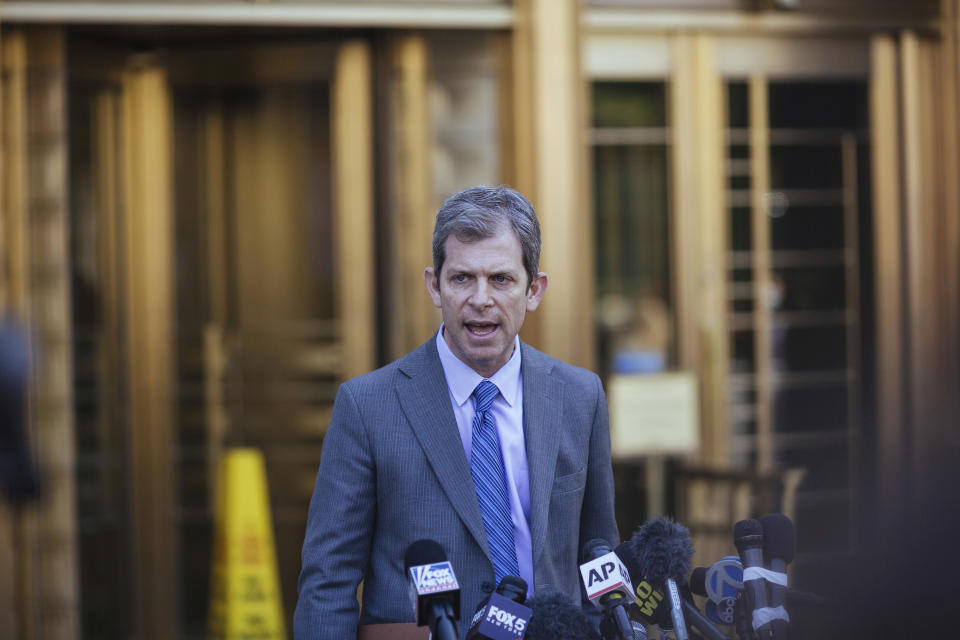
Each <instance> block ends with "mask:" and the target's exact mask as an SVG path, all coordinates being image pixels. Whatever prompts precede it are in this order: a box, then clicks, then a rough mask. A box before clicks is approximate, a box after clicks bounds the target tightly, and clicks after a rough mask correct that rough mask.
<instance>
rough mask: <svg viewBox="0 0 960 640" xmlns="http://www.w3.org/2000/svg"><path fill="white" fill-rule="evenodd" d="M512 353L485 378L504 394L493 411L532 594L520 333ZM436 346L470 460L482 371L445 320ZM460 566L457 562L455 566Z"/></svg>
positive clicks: (515, 530)
mask: <svg viewBox="0 0 960 640" xmlns="http://www.w3.org/2000/svg"><path fill="white" fill-rule="evenodd" d="M513 344H514V346H513V355H512V356H510V359H509V360H508V361H507V363H506V364H505V365H503V366H502V367H500V369H499V370H498V371H497V372H496V373H495V374H493V376H492V377H490V378H486V379H487V380H490V382H492V383H493V384H495V385H497V388H498V389H499V390H500V395H498V396H497V397H496V399H495V400H494V401H493V409H492V410H493V415H494V418H495V419H496V422H497V434H498V435H499V436H500V452H501V454H502V455H503V466H504V470H505V472H506V478H507V497H508V498H509V500H510V515H511V517H512V519H513V537H514V543H515V544H516V546H517V563H518V565H519V567H520V577H521V578H523V579H524V580H526V581H527V595H528V597H529V596H532V595H533V553H532V551H531V542H530V473H529V470H528V467H527V449H526V444H525V441H524V436H523V383H522V380H521V377H520V338H519V337H516V338H514V343H513ZM437 352H438V354H439V355H440V363H441V364H442V365H443V374H444V376H445V377H446V379H447V390H448V391H449V392H450V401H451V403H452V404H453V413H454V415H455V416H456V418H457V428H458V429H459V430H460V440H462V441H463V450H464V451H465V452H466V454H467V461H468V462H469V460H470V444H471V440H472V439H473V435H472V425H473V416H474V413H475V412H474V403H473V401H472V400H471V396H472V395H473V390H474V389H476V388H477V385H478V384H480V382H481V381H482V380H484V378H483V376H481V375H480V374H479V373H477V372H476V371H474V370H473V369H471V368H470V367H469V366H468V365H467V364H466V363H464V362H463V361H462V360H460V359H459V358H457V356H455V355H454V354H453V352H452V351H451V350H450V347H449V346H447V341H446V340H445V339H444V337H443V325H441V326H440V331H439V332H438V333H437ZM453 570H454V571H456V570H457V568H456V567H454V568H453Z"/></svg>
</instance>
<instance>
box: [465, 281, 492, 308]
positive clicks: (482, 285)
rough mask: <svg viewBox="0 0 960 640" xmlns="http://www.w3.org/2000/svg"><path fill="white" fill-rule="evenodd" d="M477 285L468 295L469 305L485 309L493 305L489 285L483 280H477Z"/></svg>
mask: <svg viewBox="0 0 960 640" xmlns="http://www.w3.org/2000/svg"><path fill="white" fill-rule="evenodd" d="M476 282H477V284H476V286H475V287H474V289H473V293H471V294H470V304H472V305H473V306H475V307H487V306H490V305H491V304H492V303H493V299H492V298H491V297H490V285H489V284H488V283H487V281H486V280H484V279H483V278H478V279H477V281H476Z"/></svg>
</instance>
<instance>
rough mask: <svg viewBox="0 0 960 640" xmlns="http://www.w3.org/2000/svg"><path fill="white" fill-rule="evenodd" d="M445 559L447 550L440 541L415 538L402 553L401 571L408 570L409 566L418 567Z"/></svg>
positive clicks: (405, 571)
mask: <svg viewBox="0 0 960 640" xmlns="http://www.w3.org/2000/svg"><path fill="white" fill-rule="evenodd" d="M446 559H447V552H446V551H444V550H443V547H441V546H440V543H439V542H437V541H436V540H430V539H429V538H423V539H422V540H417V541H416V542H413V543H411V544H410V546H409V547H407V552H406V553H405V554H403V571H404V573H409V572H410V567H419V566H420V565H424V564H434V563H437V562H443V561H444V560H446Z"/></svg>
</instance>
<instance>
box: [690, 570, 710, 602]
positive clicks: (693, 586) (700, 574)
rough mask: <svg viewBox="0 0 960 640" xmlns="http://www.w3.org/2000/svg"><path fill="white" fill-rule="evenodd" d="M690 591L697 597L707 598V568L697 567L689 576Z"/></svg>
mask: <svg viewBox="0 0 960 640" xmlns="http://www.w3.org/2000/svg"><path fill="white" fill-rule="evenodd" d="M690 591H691V592H692V593H695V594H696V595H698V596H703V597H707V568H706V567H697V568H696V569H694V570H693V573H691V574H690Z"/></svg>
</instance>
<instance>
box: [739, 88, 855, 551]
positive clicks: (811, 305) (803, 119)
mask: <svg viewBox="0 0 960 640" xmlns="http://www.w3.org/2000/svg"><path fill="white" fill-rule="evenodd" d="M726 86H727V98H728V102H727V106H728V131H727V140H728V145H727V151H728V159H727V167H728V201H729V203H730V207H729V225H730V226H729V228H730V230H731V233H730V245H729V251H730V265H731V270H730V273H729V285H730V288H729V290H730V309H731V322H730V327H731V336H730V338H731V342H730V344H731V371H730V382H731V384H730V404H731V416H730V417H731V424H732V434H733V435H732V441H731V456H732V459H733V461H734V462H735V464H738V465H745V466H750V467H762V466H763V465H764V464H765V463H764V461H765V460H769V461H772V465H773V467H774V468H775V469H780V470H782V469H787V468H803V469H806V471H807V473H806V476H805V479H804V481H803V483H802V484H801V485H800V488H799V491H798V495H797V504H796V513H795V515H796V521H797V528H798V534H797V537H798V544H799V551H801V552H804V551H810V552H813V551H828V550H831V549H834V548H838V547H839V548H844V547H845V546H846V545H847V544H848V543H849V541H850V538H851V536H852V535H853V529H852V527H851V524H852V521H853V519H854V518H855V516H856V509H857V480H856V478H857V475H856V474H857V469H858V465H859V459H860V456H859V445H860V420H859V414H860V406H861V404H862V402H863V399H862V397H861V384H862V376H863V363H862V353H863V352H864V338H863V326H862V325H863V317H862V316H863V313H862V306H861V298H862V297H864V296H868V295H869V291H868V290H865V289H864V288H865V287H869V284H870V282H871V278H869V277H864V276H862V273H863V271H864V270H869V269H870V266H869V261H868V257H869V233H868V230H869V217H870V210H869V201H868V200H867V199H866V198H864V197H863V193H864V192H865V191H866V190H868V189H869V186H868V185H869V168H868V167H866V166H864V162H863V159H864V158H865V157H866V156H867V154H866V149H867V145H868V142H869V141H868V129H869V126H868V122H867V115H866V114H867V83H866V81H865V80H860V79H851V80H844V79H830V80H819V79H802V80H772V79H767V78H759V79H758V78H753V79H751V80H750V81H749V82H748V81H743V80H735V79H733V80H729V81H728V82H727V84H726ZM757 92H761V94H760V95H758V93H757ZM758 98H759V99H758ZM761 104H762V105H764V106H763V108H764V109H765V113H764V114H756V113H750V109H751V107H753V108H756V107H757V106H758V105H761ZM758 115H759V117H758ZM758 129H760V130H761V131H759V133H760V135H759V136H758V135H757V134H758ZM757 140H766V145H767V146H766V148H765V149H757V147H756V144H757ZM761 152H762V153H761ZM764 163H766V166H763V164H764ZM764 174H765V175H764ZM758 175H760V176H762V177H763V178H764V179H763V180H761V181H758V180H757V176H758ZM758 182H759V183H761V184H767V185H769V189H768V190H767V191H766V192H765V193H760V194H758V193H755V191H754V190H755V189H756V188H758V187H757V184H758ZM757 203H761V204H760V205H759V207H758V205H757ZM758 225H759V228H758ZM865 229H866V230H867V231H865ZM758 241H759V242H760V245H758V244H757V243H758ZM761 253H762V254H764V255H763V256H761V255H760V254H761ZM761 257H762V259H761ZM758 283H764V284H763V285H758ZM868 321H869V319H868ZM758 354H768V359H767V360H766V361H764V359H763V357H761V359H758ZM824 528H828V529H829V530H830V535H829V536H824V535H821V534H820V533H818V531H823V529H824Z"/></svg>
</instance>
